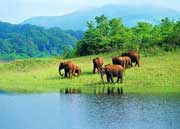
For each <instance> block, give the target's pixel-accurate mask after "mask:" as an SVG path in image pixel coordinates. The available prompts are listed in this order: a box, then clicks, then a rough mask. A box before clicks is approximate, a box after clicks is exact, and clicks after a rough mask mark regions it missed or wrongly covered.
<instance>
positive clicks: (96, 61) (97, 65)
mask: <svg viewBox="0 0 180 129" xmlns="http://www.w3.org/2000/svg"><path fill="white" fill-rule="evenodd" d="M103 64H104V60H103V59H102V58H99V57H97V58H94V59H93V73H96V69H97V70H98V73H99V71H100V68H101V67H102V66H103Z"/></svg>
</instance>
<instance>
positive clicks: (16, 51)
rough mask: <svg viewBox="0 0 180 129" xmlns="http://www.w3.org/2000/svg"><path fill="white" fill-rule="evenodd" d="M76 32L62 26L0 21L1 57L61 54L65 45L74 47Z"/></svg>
mask: <svg viewBox="0 0 180 129" xmlns="http://www.w3.org/2000/svg"><path fill="white" fill-rule="evenodd" d="M76 35H77V34H76V32H73V31H72V32H71V33H69V32H67V31H63V30H61V29H60V28H51V29H44V28H43V27H38V26H34V25H27V24H26V25H13V24H9V23H3V22H0V59H13V58H27V57H45V56H52V55H59V54H62V52H63V47H68V48H73V47H74V46H75V43H76V42H77V40H78V38H80V36H81V35H80V36H79V35H77V38H76Z"/></svg>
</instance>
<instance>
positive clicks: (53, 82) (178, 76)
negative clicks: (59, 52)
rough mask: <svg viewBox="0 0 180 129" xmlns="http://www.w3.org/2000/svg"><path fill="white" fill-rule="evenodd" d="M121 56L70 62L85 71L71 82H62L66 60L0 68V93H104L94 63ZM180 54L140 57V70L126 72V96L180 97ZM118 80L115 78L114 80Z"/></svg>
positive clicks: (32, 61) (22, 62) (31, 61)
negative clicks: (61, 67)
mask: <svg viewBox="0 0 180 129" xmlns="http://www.w3.org/2000/svg"><path fill="white" fill-rule="evenodd" d="M120 53H121V52H114V53H105V54H101V55H94V56H84V57H78V58H71V59H68V60H72V61H73V62H75V63H76V64H77V65H79V66H80V67H81V69H82V74H81V75H80V76H79V77H75V78H74V79H72V80H70V79H67V78H60V77H59V74H58V65H59V62H60V61H64V59H58V58H47V59H46V58H45V59H26V60H17V61H14V62H9V63H6V64H4V63H3V64H0V73H1V74H0V89H1V90H6V91H12V92H58V91H59V90H60V89H62V88H70V87H71V88H80V89H81V90H82V92H83V93H93V92H94V89H97V92H98V90H102V88H103V87H104V86H103V84H102V83H101V79H100V75H99V74H92V59H93V58H94V57H96V56H100V57H103V58H104V60H105V64H108V63H111V57H113V56H116V55H119V54H120ZM179 54H180V51H176V52H162V53H159V54H158V55H156V56H144V55H142V54H141V62H140V63H141V67H140V68H138V67H133V68H131V69H127V70H126V72H125V76H124V82H123V83H122V84H119V83H116V84H105V88H107V87H108V86H111V87H112V86H115V87H119V86H123V87H124V92H125V93H170V92H173V93H180V59H179ZM114 79H116V78H114Z"/></svg>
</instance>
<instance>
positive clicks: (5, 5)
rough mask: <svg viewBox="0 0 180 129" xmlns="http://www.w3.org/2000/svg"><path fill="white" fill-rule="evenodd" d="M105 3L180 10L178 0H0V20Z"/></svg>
mask: <svg viewBox="0 0 180 129" xmlns="http://www.w3.org/2000/svg"><path fill="white" fill-rule="evenodd" d="M107 4H127V5H133V6H138V5H144V4H146V5H147V4H148V5H153V6H160V7H165V8H171V9H175V10H179V11H180V0H1V1H0V21H6V22H11V23H20V22H22V21H23V20H25V19H28V18H31V17H34V16H57V15H63V14H67V13H70V12H73V11H76V10H82V9H86V8H89V7H96V6H103V5H107Z"/></svg>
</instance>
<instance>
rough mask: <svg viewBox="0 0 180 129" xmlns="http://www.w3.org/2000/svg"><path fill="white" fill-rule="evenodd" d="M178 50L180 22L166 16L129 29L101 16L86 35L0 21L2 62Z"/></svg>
mask: <svg viewBox="0 0 180 129" xmlns="http://www.w3.org/2000/svg"><path fill="white" fill-rule="evenodd" d="M179 47H180V20H179V21H174V20H170V19H169V18H167V17H166V18H164V19H162V20H161V23H160V24H157V25H154V24H151V23H149V22H138V23H137V25H136V26H133V27H127V26H125V25H124V24H123V19H121V18H113V19H108V18H107V17H106V16H104V15H101V16H96V17H95V19H94V20H92V21H88V22H87V30H86V31H85V32H83V31H73V30H62V29H60V28H50V29H45V28H43V27H39V26H34V25H29V24H24V25H14V24H9V23H3V22H0V59H9V60H12V59H17V58H29V57H30V58H33V57H50V56H60V55H64V56H65V57H74V56H83V55H93V54H99V53H104V52H113V51H116V50H118V51H119V50H121V51H125V50H130V49H131V50H137V51H140V52H144V53H150V54H156V53H157V52H159V51H175V50H177V49H179Z"/></svg>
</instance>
